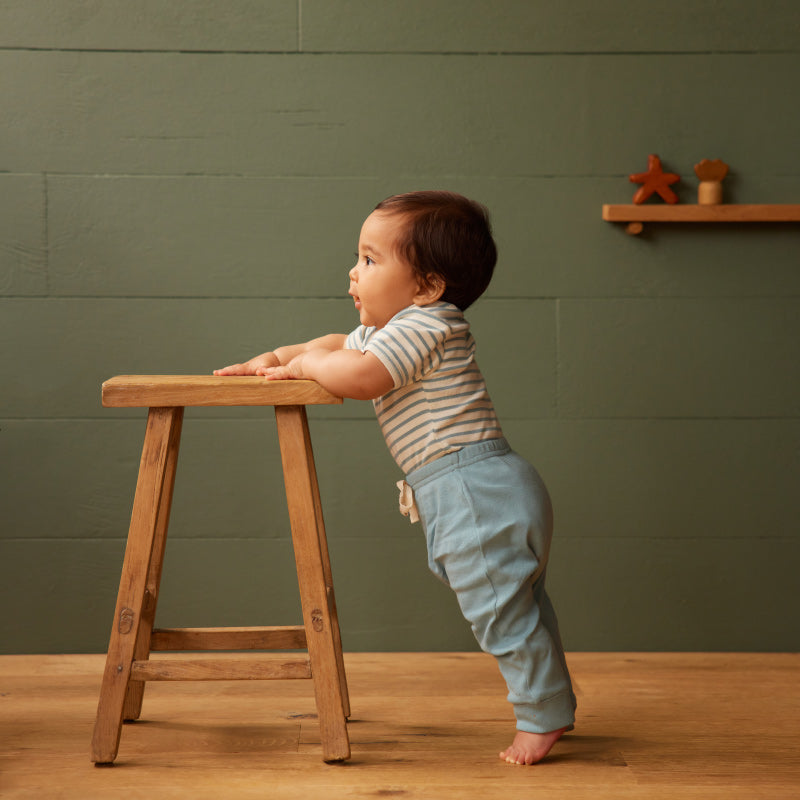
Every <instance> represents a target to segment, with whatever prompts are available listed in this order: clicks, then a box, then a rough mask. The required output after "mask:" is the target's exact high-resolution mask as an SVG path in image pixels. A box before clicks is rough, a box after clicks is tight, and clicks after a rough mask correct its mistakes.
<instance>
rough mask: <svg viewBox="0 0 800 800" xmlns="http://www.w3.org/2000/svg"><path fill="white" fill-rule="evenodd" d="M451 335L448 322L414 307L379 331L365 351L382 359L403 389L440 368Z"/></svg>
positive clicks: (368, 343) (375, 333)
mask: <svg viewBox="0 0 800 800" xmlns="http://www.w3.org/2000/svg"><path fill="white" fill-rule="evenodd" d="M450 334H451V328H450V326H449V325H448V324H447V323H446V322H444V321H443V320H441V319H438V318H437V317H434V316H432V315H430V314H426V313H424V312H419V311H417V310H416V309H415V307H414V306H411V307H410V308H407V309H404V310H403V311H401V312H400V313H398V314H397V315H396V316H394V317H393V318H392V319H391V320H390V321H389V322H388V323H387V325H386V326H385V327H384V328H381V329H380V330H377V331H375V332H374V333H373V335H372V336H371V337H369V340H368V342H367V343H366V347H365V350H366V352H368V353H372V354H373V355H375V356H376V357H377V358H378V359H379V360H380V362H381V363H382V364H383V365H384V366H385V367H386V369H387V370H388V371H389V374H390V375H391V376H392V380H393V382H394V388H395V389H399V388H400V387H401V386H406V385H407V384H410V383H414V382H415V381H419V380H421V379H422V378H424V377H425V376H426V375H427V374H429V373H430V372H432V371H434V370H435V369H437V367H438V366H439V364H441V362H442V358H443V356H444V352H445V345H446V343H447V340H448V338H449V337H450Z"/></svg>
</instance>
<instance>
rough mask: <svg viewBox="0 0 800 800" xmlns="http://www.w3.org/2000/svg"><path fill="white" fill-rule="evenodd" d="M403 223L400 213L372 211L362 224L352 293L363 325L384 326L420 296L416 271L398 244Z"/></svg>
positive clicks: (352, 271)
mask: <svg viewBox="0 0 800 800" xmlns="http://www.w3.org/2000/svg"><path fill="white" fill-rule="evenodd" d="M404 224H405V221H404V219H403V217H402V216H400V215H397V214H386V213H385V212H381V211H373V212H372V214H370V215H369V216H368V217H367V218H366V220H365V221H364V224H363V225H362V226H361V236H360V237H359V240H358V253H357V256H358V261H357V262H356V265H355V266H354V267H353V268H352V269H351V270H350V290H349V294H350V296H351V297H352V298H353V300H354V301H355V306H356V309H357V310H358V313H359V317H360V319H361V324H362V325H366V326H368V327H375V328H382V327H383V326H384V325H386V323H387V322H388V321H389V320H390V319H391V318H392V317H393V316H394V315H395V314H397V313H398V312H399V311H402V310H403V309H404V308H407V307H408V306H410V305H412V304H413V303H414V302H415V299H417V298H418V297H419V293H420V287H419V282H418V280H417V277H416V274H415V272H414V270H413V269H412V267H411V265H410V264H408V263H406V262H405V261H403V260H402V259H401V258H400V257H399V256H398V255H397V248H396V247H395V244H396V242H397V239H398V236H399V234H400V232H401V231H402V230H403V225H404Z"/></svg>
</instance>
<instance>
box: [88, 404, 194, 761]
mask: <svg viewBox="0 0 800 800" xmlns="http://www.w3.org/2000/svg"><path fill="white" fill-rule="evenodd" d="M182 417H183V409H182V408H151V409H150V413H149V415H148V418H147V429H146V432H145V437H144V447H143V448H142V459H141V462H140V465H139V478H138V480H137V483H136V495H135V497H134V501H133V511H132V513H131V524H130V529H129V531H128V543H127V546H126V548H125V559H124V561H123V564H122V576H121V578H120V584H119V594H118V595H117V606H116V610H115V612H114V624H113V626H112V629H111V639H110V641H109V645H108V656H107V658H106V666H105V671H104V673H103V682H102V685H101V688H100V699H99V702H98V705H97V719H96V721H95V726H94V734H93V736H92V761H94V762H96V763H98V764H110V763H112V762H113V761H114V759H115V758H116V755H117V751H118V749H119V738H120V732H121V730H122V717H123V706H124V703H125V695H126V692H127V688H128V683H129V680H130V674H131V663H132V661H133V659H134V650H135V646H136V641H137V638H138V634H139V627H140V623H141V619H142V613H143V608H144V603H145V590H146V586H147V578H148V573H149V570H150V561H151V557H152V554H153V547H154V544H155V539H156V530H157V528H158V521H159V518H162V519H163V517H161V502H162V497H163V494H164V484H165V476H166V473H167V468H168V464H170V463H171V462H172V464H173V466H174V457H173V458H171V457H170V452H171V450H174V449H175V447H176V446H177V439H176V431H177V430H179V428H180V421H181V419H182ZM165 532H166V531H165Z"/></svg>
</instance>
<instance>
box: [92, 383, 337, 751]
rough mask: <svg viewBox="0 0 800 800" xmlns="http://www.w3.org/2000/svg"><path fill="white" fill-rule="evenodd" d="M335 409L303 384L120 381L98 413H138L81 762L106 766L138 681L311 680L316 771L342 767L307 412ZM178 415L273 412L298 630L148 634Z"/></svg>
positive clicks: (133, 707) (136, 707) (330, 596)
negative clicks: (115, 589)
mask: <svg viewBox="0 0 800 800" xmlns="http://www.w3.org/2000/svg"><path fill="white" fill-rule="evenodd" d="M341 402H342V400H341V398H339V397H336V396H334V395H332V394H330V393H329V392H328V391H326V390H325V389H323V388H322V387H321V386H319V384H317V383H315V382H313V381H266V380H265V379H264V378H259V377H215V376H210V375H209V376H207V375H197V376H195V375H122V376H118V377H116V378H111V379H110V380H108V381H106V382H105V383H104V384H103V405H104V406H106V407H112V408H130V407H143V408H149V412H148V417H147V428H146V431H145V437H144V446H143V449H142V458H141V462H140V466H139V477H138V479H137V483H136V494H135V496H134V501H133V511H132V513H131V523H130V529H129V531H128V542H127V546H126V549H125V558H124V561H123V565H122V576H121V578H120V584H119V593H118V596H117V605H116V610H115V612H114V622H113V625H112V629H111V638H110V641H109V646H108V655H107V658H106V666H105V671H104V673H103V681H102V685H101V689H100V699H99V702H98V707H97V719H96V721H95V727H94V734H93V737H92V761H94V762H95V763H96V764H111V763H113V761H114V759H115V758H116V756H117V751H118V749H119V741H120V734H121V731H122V724H123V721H133V720H136V719H138V718H139V715H140V714H141V709H142V699H143V696H144V686H145V682H146V681H153V680H156V681H173V680H190V681H191V680H194V681H196V680H264V679H289V678H307V679H312V680H313V684H314V695H315V699H316V704H317V714H318V717H319V725H320V734H321V740H322V757H323V759H324V760H325V761H343V760H345V759H347V758H349V757H350V741H349V737H348V733H347V717H349V716H350V702H349V698H348V692H347V680H346V678H345V672H344V661H343V659H342V642H341V634H340V631H339V620H338V616H337V613H336V600H335V597H334V592H333V578H332V575H331V566H330V558H329V555H328V544H327V539H326V536H325V525H324V522H323V518H322V504H321V502H320V495H319V486H318V484H317V474H316V469H315V466H314V455H313V452H312V448H311V437H310V434H309V429H308V419H307V417H306V409H305V407H306V405H320V404H335V403H341ZM186 406H273V407H274V409H275V418H276V422H277V428H278V441H279V444H280V451H281V461H282V465H283V476H284V482H285V484H286V500H287V504H288V508H289V520H290V523H291V531H292V543H293V546H294V554H295V562H296V566H297V581H298V585H299V589H300V602H301V606H302V611H303V625H293V626H275V627H256V628H252V627H248V628H168V629H158V628H154V627H153V624H154V620H155V614H156V603H157V601H158V591H159V585H160V582H161V568H162V564H163V560H164V548H165V545H166V541H167V528H168V525H169V514H170V506H171V504H172V491H173V487H174V483H175V471H176V467H177V462H178V449H179V445H180V438H181V425H182V422H183V410H184V407H186ZM166 650H170V651H176V650H177V651H204V650H218V651H222V650H227V651H241V650H307V655H305V654H301V655H299V656H298V655H291V656H290V655H289V654H287V657H286V658H285V659H282V660H281V661H280V662H278V661H276V660H275V659H264V660H263V661H258V660H253V659H244V658H241V657H239V658H238V659H237V658H236V657H235V656H233V655H227V656H225V657H224V658H217V659H209V658H185V659H181V660H173V659H172V658H170V659H161V660H160V661H159V660H158V659H153V660H151V659H150V653H151V652H153V651H166Z"/></svg>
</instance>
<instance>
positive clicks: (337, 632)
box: [305, 436, 350, 717]
mask: <svg viewBox="0 0 800 800" xmlns="http://www.w3.org/2000/svg"><path fill="white" fill-rule="evenodd" d="M305 440H306V452H307V459H308V465H309V472H310V474H311V488H312V491H313V493H314V512H315V514H316V517H317V532H318V534H319V550H320V555H321V556H322V570H323V573H324V575H325V587H326V588H327V590H328V601H329V602H328V607H329V610H330V615H331V630H332V631H333V639H334V644H335V646H336V661H337V663H338V665H339V683H340V684H341V690H342V708H343V709H344V715H345V716H346V717H349V716H350V694H349V692H348V691H347V677H346V675H345V671H344V658H343V657H342V632H341V629H340V628H339V612H338V611H337V609H336V594H335V592H334V590H333V572H332V571H331V558H330V554H329V552H328V536H327V534H326V533H325V518H324V516H323V514H322V500H321V499H320V496H319V483H318V482H317V469H316V466H315V464H314V452H313V450H312V447H311V437H310V436H305Z"/></svg>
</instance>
